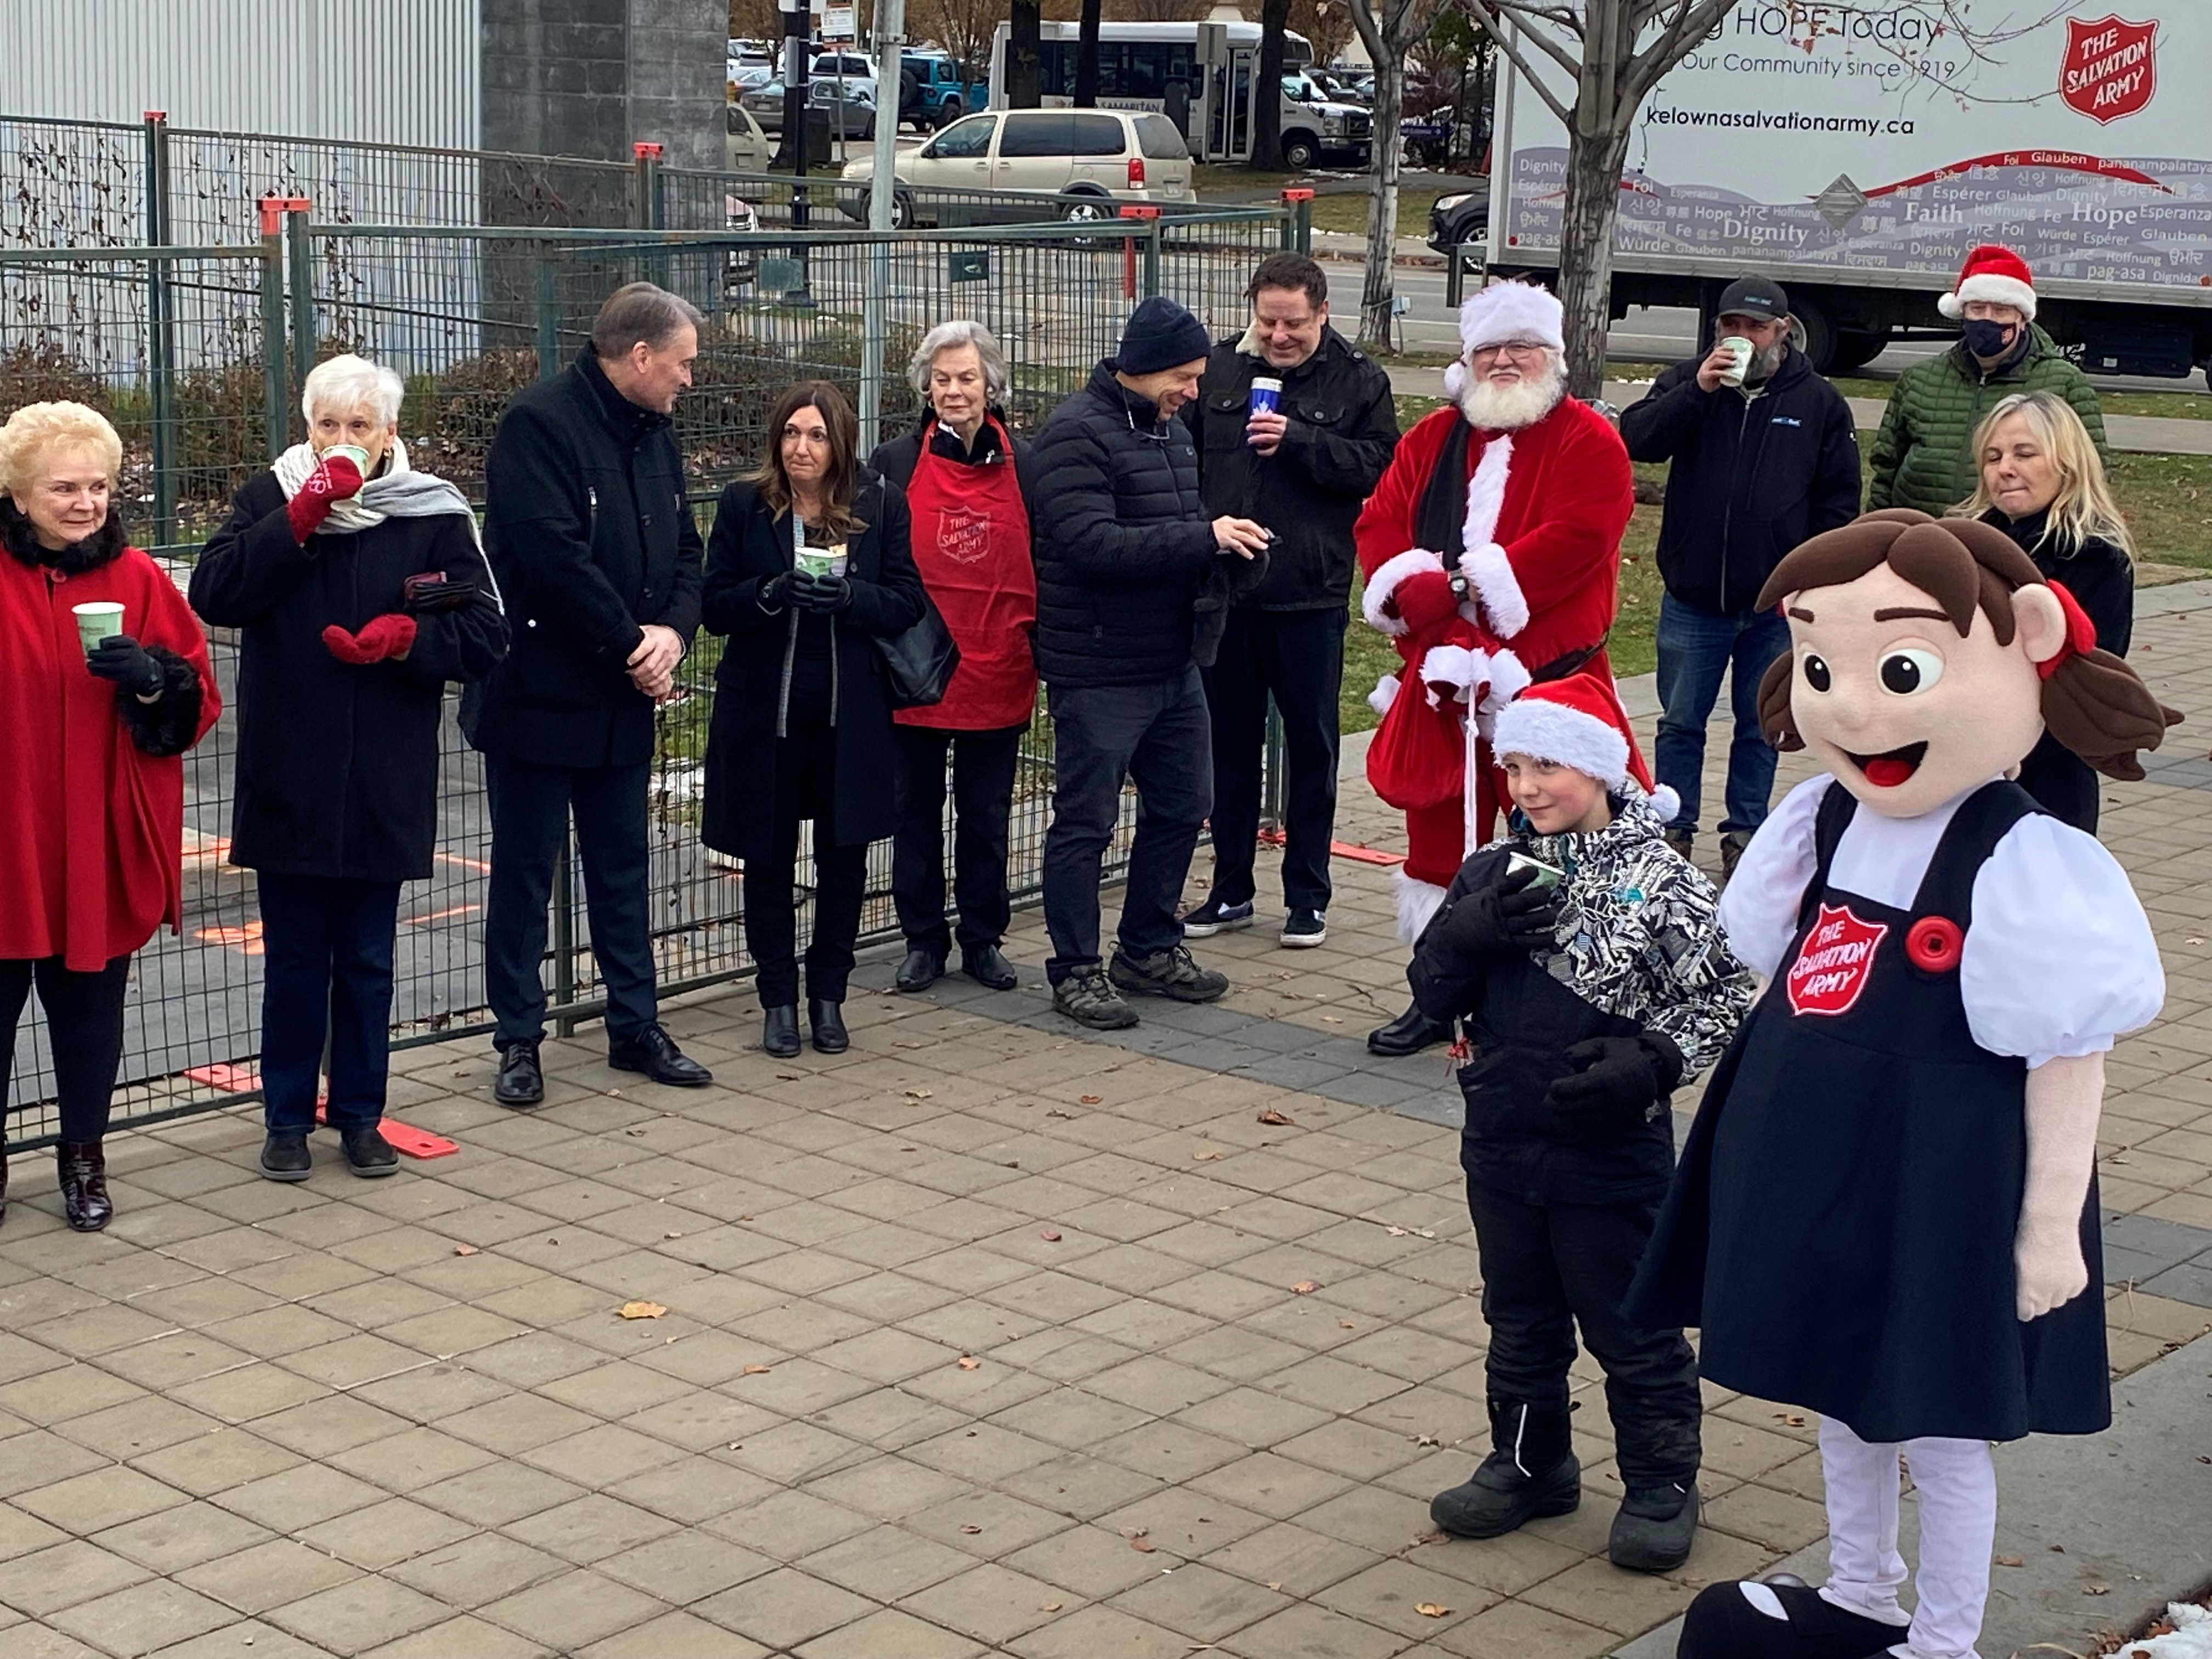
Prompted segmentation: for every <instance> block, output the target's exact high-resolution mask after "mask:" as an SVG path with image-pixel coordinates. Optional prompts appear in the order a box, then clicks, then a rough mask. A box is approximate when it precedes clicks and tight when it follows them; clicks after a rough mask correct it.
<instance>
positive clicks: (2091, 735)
mask: <svg viewBox="0 0 2212 1659" xmlns="http://www.w3.org/2000/svg"><path fill="white" fill-rule="evenodd" d="M1759 605H1760V606H1761V607H1762V608H1765V607H1766V606H1769V605H1782V606H1783V607H1784V611H1785V614H1786V615H1787V616H1788V617H1789V620H1790V641H1791V649H1790V653H1789V654H1788V655H1786V656H1784V657H1783V658H1782V659H1779V660H1778V661H1777V662H1776V664H1775V665H1774V666H1773V667H1772V669H1771V670H1770V671H1768V674H1767V676H1766V678H1765V682H1764V683H1763V684H1762V685H1761V688H1760V703H1759V710H1760V720H1761V724H1762V726H1763V727H1764V729H1765V732H1766V734H1767V736H1768V738H1769V739H1770V740H1771V742H1773V743H1774V744H1776V746H1777V747H1778V748H1782V749H1798V748H1809V749H1810V750H1812V751H1813V753H1814V755H1815V756H1816V757H1818V758H1820V760H1822V761H1824V762H1826V764H1827V766H1828V769H1829V770H1828V773H1827V775H1824V776H1821V777H1818V778H1814V780H1812V781H1810V782H1808V783H1806V784H1803V785H1801V786H1800V787H1798V788H1796V789H1795V790H1793V791H1792V792H1791V793H1790V795H1789V797H1788V798H1787V799H1784V802H1783V803H1782V805H1780V806H1779V807H1778V809H1777V810H1776V811H1775V812H1774V813H1773V815H1772V816H1771V817H1770V818H1769V819H1768V820H1767V822H1766V823H1765V824H1764V825H1762V826H1761V827H1760V829H1759V833H1758V835H1757V836H1755V837H1754V838H1753V841H1752V842H1751V845H1750V846H1749V847H1748V848H1747V849H1746V850H1745V853H1744V856H1743V860H1742V862H1741V864H1740V865H1739V866H1738V867H1737V870H1736V873H1735V878H1734V879H1733V880H1732V881H1731V882H1730V883H1729V886H1728V890H1727V892H1726V894H1725V895H1724V896H1723V899H1722V902H1721V913H1720V914H1721V922H1722V926H1723V928H1724V929H1725V930H1726V932H1727V934H1728V938H1729V944H1730V945H1731V947H1732V948H1733V949H1734V950H1735V952H1736V954H1737V955H1738V956H1739V957H1741V958H1742V959H1743V961H1745V962H1746V963H1748V964H1750V965H1751V966H1752V967H1753V969H1756V970H1757V971H1758V972H1759V973H1760V974H1762V975H1765V977H1766V978H1767V979H1768V980H1769V981H1770V983H1769V985H1768V987H1767V989H1766V991H1765V994H1764V995H1763V996H1762V997H1761V998H1760V1000H1759V1003H1758V1004H1757V1006H1755V1007H1754V1008H1753V1011H1752V1012H1751V1015H1750V1017H1749V1018H1748V1019H1747V1021H1746V1022H1745V1024H1744V1026H1743V1029H1742V1030H1741V1032H1740V1033H1739V1034H1738V1036H1737V1038H1736V1041H1735V1045H1734V1046H1733V1047H1732V1048H1730V1050H1729V1054H1728V1055H1727V1056H1726V1057H1725V1058H1724V1059H1723V1060H1722V1062H1721V1064H1720V1066H1719V1067H1718V1068H1717V1070H1716V1072H1715V1073H1714V1076H1713V1079H1712V1082H1711V1086H1710V1088H1709V1089H1708V1091H1707V1094H1706V1098H1705V1105H1704V1106H1703V1107H1702V1108H1701V1109H1700V1110H1699V1113H1698V1115H1697V1120H1696V1122H1695V1125H1694V1127H1692V1131H1691V1133H1690V1135H1689V1138H1688V1140H1687V1142H1686V1146H1685V1147H1684V1150H1683V1155H1682V1160H1681V1164H1680V1168H1679V1169H1678V1170H1677V1171H1676V1175H1675V1180H1674V1187H1673V1188H1672V1190H1671V1192H1670V1193H1669V1195H1668V1200H1667V1205H1666V1207H1665V1209H1664V1211H1663V1212H1662V1215H1661V1218H1660V1221H1659V1227H1658V1231H1657V1232H1656V1235H1655V1237H1654V1238H1653V1241H1652V1244H1651V1248H1650V1252H1649V1254H1648V1255H1646V1257H1645V1259H1644V1266H1643V1268H1642V1270H1641V1273H1640V1274H1639V1276H1638V1281H1637V1284H1636V1286H1635V1288H1634V1290H1633V1291H1632V1292H1631V1295H1630V1300H1629V1304H1628V1310H1629V1312H1630V1314H1631V1316H1632V1317H1635V1318H1636V1319H1638V1321H1639V1322H1643V1323H1646V1324H1653V1325H1673V1324H1682V1325H1693V1326H1699V1327H1701V1328H1702V1333H1703V1334H1702V1339H1701V1343H1700V1364H1701V1366H1702V1369H1703V1370H1704V1372H1705V1376H1707V1377H1709V1378H1711V1380H1712V1381H1713V1382H1714V1383H1717V1384H1719V1385H1720V1386H1722V1387H1723V1388H1728V1389H1738V1390H1741V1392H1743V1393H1746V1394H1748V1395H1754V1396H1757V1397H1758V1398H1760V1399H1765V1400H1773V1401H1783V1402H1785V1403H1788V1404H1791V1405H1796V1406H1801V1407H1805V1408H1806V1409H1808V1410H1811V1411H1816V1412H1818V1413H1820V1417H1821V1423H1820V1460H1821V1468H1822V1473H1823V1474H1824V1477H1825V1480H1826V1492H1827V1509H1828V1530H1829V1561H1830V1575H1829V1577H1828V1581H1827V1583H1826V1586H1825V1587H1824V1588H1822V1589H1818V1590H1814V1589H1808V1588H1805V1587H1803V1586H1802V1585H1796V1584H1792V1583H1777V1584H1763V1583H1748V1582H1745V1583H1723V1584H1716V1585H1714V1586H1712V1587H1711V1588H1710V1589H1706V1590H1705V1591H1704V1592H1702V1593H1701V1594H1700V1595H1699V1597H1698V1599H1697V1601H1695V1602H1694V1603H1692V1607H1691V1608H1690V1612H1689V1614H1688V1617H1687V1619H1686V1621H1685V1624H1684V1628H1683V1632H1682V1638H1681V1643H1680V1647H1679V1648H1678V1649H1677V1653H1678V1656H1679V1659H1778V1656H1784V1655H1786V1656H1789V1659H1860V1656H1871V1655H1876V1654H1882V1653H1888V1654H1893V1655H1897V1656H1906V1659H1966V1656H1971V1655H1972V1654H1973V1652H1974V1642H1975V1639H1976V1638H1977V1636H1978V1634H1979V1632H1980V1629H1981V1622H1982V1612H1983V1607H1984V1602H1985V1601H1986V1600H1987V1599H1988V1594H1989V1575H1990V1547H1991V1545H1992V1542H1993V1540H1994V1538H1995V1534H1996V1468H1995V1464H1994V1463H1993V1462H1992V1460H1991V1457H1990V1444H1989V1443H1990V1442H1991V1441H1993V1440H2013V1439H2017V1438H2019V1437H2021V1436H2023V1435H2026V1434H2030V1433H2045V1434H2093V1433H2095V1432H2097V1431H2099V1430H2100V1429H2103V1428H2104V1427H2106V1425H2108V1424H2109V1423H2110V1421H2111V1419H2112V1404H2111V1395H2110V1391H2109V1389H2108V1387H2107V1383H2106V1355H2105V1313H2104V1305H2103V1297H2102V1295H2101V1294H2100V1289H2099V1286H2100V1283H2101V1275H2100V1272H2099V1267H2100V1261H2099V1249H2098V1233H2097V1205H2096V1184H2095V1180H2094V1168H2093V1164H2094V1158H2095V1155H2096V1137H2097V1116H2098V1112H2099V1109H2100V1106H2101V1104H2102V1101H2103V1096H2104V1084H2105V1060H2104V1056H2105V1052H2106V1049H2108V1048H2111V1047H2112V1040H2113V1038H2114V1037H2115V1036H2118V1035H2119V1034H2121V1033H2123V1032H2126V1031H2131V1030H2136V1028H2138V1027H2140V1026H2142V1025H2144V1024H2148V1022H2149V1021H2150V1020H2151V1019H2152V1018H2154V1016H2155V1015H2156V1014H2157V1012H2158V1011H2159V1007H2160V1003H2161V1002H2162V1001H2163V1000H2164V998H2165V994H2166V986H2165V977H2164V975H2163V973H2162V971H2161V969H2160V965H2159V957H2158V949H2157V946H2156V945H2155V944H2154V942H2153V939H2152V938H2151V932H2150V926H2149V923H2148V921H2146V919H2145V918H2144V915H2143V912H2142V905H2141V904H2140V903H2139V902H2137V901H2136V896H2135V892H2134V890H2133V889H2132V888H2131V887H2130V885H2129V884H2128V878H2127V877H2126V875H2125V874H2124V872H2122V871H2121V869H2120V866H2118V863H2116V862H2115V861H2114V860H2113V859H2112V855H2111V854H2108V853H2107V852H2106V851H2105V849H2104V848H2102V847H2101V846H2100V845H2099V844H2098V843H2097V842H2096V841H2095V839H2094V838H2093V837H2091V836H2087V835H2084V834H2082V833H2081V831H2079V830H2077V829H2070V828H2069V827H2068V826H2066V825H2064V824H2062V823H2059V822H2058V820H2057V819H2056V818H2053V817H2050V816H2048V815H2047V814H2045V813H2044V812H2042V811H2039V809H2038V808H2037V807H2036V805H2035V804H2034V802H2033V801H2032V800H2031V799H2029V798H2028V796H2027V794H2026V793H2025V792H2023V791H2022V790H2021V788H2020V787H2018V786H2017V785H2015V784H2014V783H2011V782H2009V781H2007V774H2008V772H2010V771H2011V770H2012V769H2015V767H2017V765H2018V764H2019V763H2020V762H2021V759H2022V758H2023V757H2026V755H2027V752H2028V751H2029V750H2031V749H2033V747H2034V746H2035V744H2036V742H2037V740H2038V739H2039V738H2040V737H2041V736H2042V734H2043V732H2044V731H2045V728H2046V727H2047V728H2048V729H2049V730H2050V732H2051V733H2052V735H2053V736H2055V737H2056V738H2057V739H2058V740H2059V741H2060V742H2061V743H2063V744H2065V745H2066V746H2067V747H2068V748H2069V749H2071V750H2074V752H2075V753H2076V754H2078V755H2080V756H2081V757H2082V758H2083V759H2084V760H2086V761H2087V762H2088V763H2090V764H2091V765H2093V766H2094V767H2095V768H2097V769H2098V770H2100V771H2101V772H2104V773H2105V774H2106V775H2109V776H2112V777H2118V778H2140V777H2141V776H2142V768H2141V767H2140V766H2139V765H2138V764H2137V763H2136V750H2141V749H2147V748H2151V747H2154V746H2155V745H2156V744H2158V742H2159V740H2160V737H2161V736H2162V734H2163V733H2164V732H2165V729H2166V726H2167V725H2169V724H2171V723H2172V721H2174V720H2179V718H2180V717H2179V715H2178V714H2172V711H2170V710H2166V709H2162V708H2160V705H2159V704H2158V702H2156V701H2155V700H2154V698H2153V697H2152V696H2151V695H2150V693H2149V692H2148V690H2145V689H2144V687H2143V685H2142V682H2141V681H2140V680H2138V679H2137V678H2136V676H2135V674H2134V672H2133V671H2131V670H2130V668H2129V667H2128V665H2126V664H2125V663H2124V662H2122V661H2121V660H2120V659H2118V658H2117V657H2114V656H2112V655H2111V654H2110V653H2106V652H2103V651H2099V650H2097V649H2095V648H2094V636H2093V630H2092V629H2091V628H2090V626H2089V623H2088V621H2087V617H2084V616H2083V615H2082V613H2081V609H2080V607H2079V606H2078V605H2075V603H2074V601H2073V599H2072V597H2071V596H2070V595H2069V594H2068V593H2067V592H2065V591H2064V590H2063V588H2062V587H2060V586H2057V584H2053V583H2046V582H2045V580H2043V578H2042V577H2041V576H2040V575H2039V574H2038V573H2037V571H2036V568H2035V567H2034V565H2033V563H2032V562H2030V561H2029V559H2028V558H2027V555H2026V554H2024V553H2022V552H2021V551H2020V550H2019V549H2018V548H2017V547H2015V545H2014V544H2013V543H2012V542H2011V541H2010V540H2009V539H2008V538H2006V537H2005V536H2004V535H2003V534H2002V532H1998V531H1996V530H1994V529H1991V528H1990V526H1985V525H1982V524H1978V523H1976V522H1974V521H1972V520H1961V519H1946V520H1935V519H1930V518H1929V517H1928V516H1927V515H1926V514H1925V513H1917V512H1912V511H1909V510H1905V509H1901V508H1900V509H1893V510H1889V511H1885V512H1879V513H1868V514H1867V515H1866V516H1865V517H1863V518H1862V519H1859V520H1857V521H1856V522H1855V523H1852V524H1850V525H1846V526H1843V527H1842V528H1840V529H1838V530H1832V531H1830V532H1826V534H1824V535H1820V536H1816V537H1814V538H1812V539H1811V540H1810V541H1808V542H1806V543H1805V544H1803V545H1802V546H1800V547H1799V548H1798V549H1797V550H1796V551H1795V552H1793V553H1791V554H1790V556H1788V557H1787V558H1785V559H1784V561H1783V562H1782V563H1781V564H1780V565H1779V566H1778V568H1776V570H1775V573H1774V574H1773V575H1772V577H1771V578H1770V579H1769V580H1768V581H1767V584H1766V586H1765V591H1764V592H1761V594H1760V595H1759ZM1900 1456H1901V1457H1902V1459H1903V1461H1904V1462H1905V1466H1906V1467H1907V1468H1909V1469H1910V1471H1911V1475H1912V1480H1913V1484H1914V1485H1915V1486H1916V1487H1917V1490H1918V1492H1919V1495H1920V1496H1919V1504H1920V1564H1919V1571H1918V1575H1917V1580H1916V1583H1915V1590H1916V1594H1917V1606H1916V1607H1915V1609H1914V1611H1913V1612H1912V1613H1911V1615H1910V1616H1908V1615H1907V1614H1906V1613H1904V1612H1903V1611H1901V1610H1900V1609H1899V1606H1898V1600H1897V1596H1898V1591H1899V1588H1900V1587H1901V1586H1902V1584H1903V1583H1904V1581H1905V1562H1904V1560H1903V1559H1902V1558H1901V1557H1900V1556H1899V1553H1898V1547H1897V1538H1898V1504H1899V1458H1900Z"/></svg>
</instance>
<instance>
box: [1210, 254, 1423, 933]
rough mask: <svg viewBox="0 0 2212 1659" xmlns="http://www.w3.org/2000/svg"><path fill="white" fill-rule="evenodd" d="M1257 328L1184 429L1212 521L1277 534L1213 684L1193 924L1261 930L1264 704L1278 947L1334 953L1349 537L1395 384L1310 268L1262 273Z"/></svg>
mask: <svg viewBox="0 0 2212 1659" xmlns="http://www.w3.org/2000/svg"><path fill="white" fill-rule="evenodd" d="M1245 292H1246V294H1247V295H1248V296H1249V299H1250V301H1251V306H1252V322H1251V325H1250V326H1249V328H1247V329H1246V330H1245V331H1244V332H1243V335H1241V336H1240V337H1237V339H1235V340H1231V341H1224V342H1223V343H1220V344H1219V345H1217V346H1216V347H1214V349H1213V352H1212V356H1211V357H1210V358H1209V359H1208V360H1207V362H1206V378H1205V380H1204V381H1203V382H1202V383H1201V384H1200V389H1199V395H1198V396H1197V397H1196V398H1194V399H1192V400H1191V402H1190V403H1189V404H1187V405H1185V407H1184V409H1183V411H1182V418H1183V419H1184V421H1185V422H1188V424H1189V426H1190V428H1191V433H1192V436H1193V437H1194V439H1195V440H1196V441H1197V444H1198V453H1199V487H1200V490H1201V492H1202V493H1203V495H1204V497H1205V501H1206V511H1207V512H1208V513H1234V514H1237V515H1238V516H1240V517H1244V518H1250V519H1255V520H1258V521H1259V522H1260V523H1261V524H1263V525H1266V526H1267V527H1268V528H1269V529H1270V530H1271V531H1273V532H1274V538H1275V539H1274V540H1273V542H1271V543H1270V544H1269V551H1270V554H1271V563H1270V565H1269V568H1268V572H1267V580H1265V581H1263V582H1261V584H1260V585H1259V586H1257V587H1256V588H1255V589H1254V590H1253V591H1251V592H1247V593H1243V594H1240V595H1239V596H1238V597H1237V600H1236V602H1235V604H1234V605H1233V606H1232V607H1231V610H1230V611H1229V615H1228V627H1227V629H1226V631H1225V634H1224V635H1223V637H1222V641H1221V650H1220V653H1219V655H1218V658H1217V659H1216V660H1215V662H1214V665H1213V666H1212V668H1210V669H1207V670H1206V672H1205V681H1206V707H1207V710H1208V714H1209V716H1210V718H1211V720H1212V738H1213V813H1212V823H1213V890H1212V893H1210V894H1209V895H1208V896H1207V897H1206V902H1204V903H1203V904H1201V905H1200V906H1199V907H1198V908H1196V909H1194V910H1193V911H1191V912H1190V914H1189V915H1186V916H1185V917H1184V918H1183V931H1184V933H1188V934H1189V935H1191V936H1192V937H1194V938H1197V939H1205V938H1206V937H1208V936H1210V935H1212V934H1214V933H1221V932H1223V931H1225V930H1226V929H1229V928H1232V927H1249V925H1250V924H1251V922H1252V920H1253V900H1254V897H1255V892H1256V885H1255V881H1254V878H1253V856H1254V851H1255V843H1256V842H1257V840H1258V836H1259V829H1260V791H1261V754H1262V751H1263V750H1264V749H1265V747H1266V744H1267V700H1268V698H1269V696H1271V695H1272V696H1273V699H1274V703H1275V708H1276V712H1277V713H1278V714H1279V715H1280V716H1281V719H1282V724H1283V749H1284V758H1285V770H1286V773H1287V777H1286V778H1285V787H1284V791H1283V799H1284V819H1285V822H1284V825H1283V829H1284V835H1285V844H1284V848H1283V904H1284V908H1285V911H1286V912H1287V913H1288V914H1287V915H1286V917H1285V921H1284V923H1283V928H1282V933H1281V934H1280V936H1279V937H1280V939H1281V942H1282V943H1283V944H1284V945H1287V946H1289V947H1291V948H1292V949H1297V948H1300V947H1304V946H1308V945H1319V944H1320V943H1321V942H1322V940H1323V939H1326V938H1328V900H1329V877H1328V849H1329V842H1330V838H1331V837H1332V836H1334V833H1335V829H1336V751H1337V738H1338V724H1337V699H1338V694H1339V692H1340V689H1341V687H1342V684H1343V680H1344V628H1345V617H1346V615H1347V602H1348V600H1349V597H1350V594H1351V592H1352V521H1353V520H1356V519H1357V518H1358V516H1359V509H1360V507H1361V505H1362V503H1364V501H1366V499H1367V497H1368V495H1369V494H1370V492H1371V491H1372V490H1373V489H1374V488H1375V483H1376V480H1377V479H1378V478H1380V477H1382V476H1383V468H1384V467H1385V466H1387V465H1389V460H1390V453H1391V451H1392V450H1394V449H1395V448H1396V447H1397V443H1398V416H1397V410H1396V406H1395V404H1393V403H1392V401H1391V398H1390V377H1389V375H1388V374H1385V373H1384V372H1383V369H1382V368H1381V367H1380V366H1379V365H1377V364H1376V363H1374V362H1370V361H1369V359H1368V358H1367V357H1366V356H1364V354H1363V353H1361V352H1360V351H1358V349H1355V348H1354V347H1353V346H1352V345H1351V344H1350V343H1348V342H1347V341H1346V339H1345V338H1344V337H1343V336H1342V335H1340V334H1339V333H1337V332H1336V331H1335V330H1334V329H1332V328H1331V327H1330V326H1329V325H1328V278H1327V277H1326V276H1323V275H1322V270H1321V267H1320V266H1319V265H1317V264H1315V263H1314V262H1313V261H1312V260H1311V259H1309V258H1306V256H1305V255H1304V254H1303V253H1277V254H1273V255H1270V256H1269V257H1268V258H1266V259H1264V260H1262V261H1261V264H1260V267H1259V269H1258V270H1255V271H1254V272H1253V274H1252V281H1251V283H1250V285H1249V287H1248V288H1247V289H1246V290H1245Z"/></svg>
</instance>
